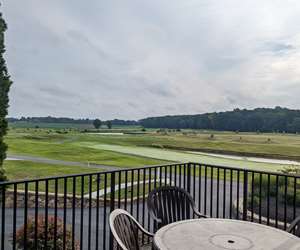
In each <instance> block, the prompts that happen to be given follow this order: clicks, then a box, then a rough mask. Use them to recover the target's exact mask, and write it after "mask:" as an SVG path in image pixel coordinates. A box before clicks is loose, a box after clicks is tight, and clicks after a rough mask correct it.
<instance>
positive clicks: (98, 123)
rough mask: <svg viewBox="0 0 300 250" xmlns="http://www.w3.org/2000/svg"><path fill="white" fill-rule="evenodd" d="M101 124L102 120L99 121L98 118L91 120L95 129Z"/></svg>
mask: <svg viewBox="0 0 300 250" xmlns="http://www.w3.org/2000/svg"><path fill="white" fill-rule="evenodd" d="M101 124H102V122H101V121H100V120H99V119H95V120H94V121H93V125H94V127H95V128H96V129H98V128H100V127H101Z"/></svg>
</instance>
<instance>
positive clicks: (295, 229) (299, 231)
mask: <svg viewBox="0 0 300 250" xmlns="http://www.w3.org/2000/svg"><path fill="white" fill-rule="evenodd" d="M286 231H287V232H288V233H294V234H295V235H296V236H298V237H300V216H298V217H297V218H296V219H295V220H293V221H292V223H291V225H290V226H289V227H288V228H287V230H286Z"/></svg>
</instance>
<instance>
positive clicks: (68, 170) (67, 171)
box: [4, 161, 148, 198]
mask: <svg viewBox="0 0 300 250" xmlns="http://www.w3.org/2000/svg"><path fill="white" fill-rule="evenodd" d="M4 167H5V170H6V174H7V177H8V179H9V180H23V179H35V178H47V177H50V176H65V175H72V174H89V173H101V172H103V170H99V168H91V167H89V168H88V167H77V166H75V167H74V166H64V165H54V164H44V163H35V162H29V161H5V162H4ZM118 178H119V177H118V174H116V180H118ZM145 178H146V179H148V175H146V177H145ZM82 179H83V182H84V187H83V188H84V194H87V193H88V192H89V183H90V182H91V183H92V192H94V191H96V190H97V175H96V174H95V175H92V177H90V176H85V177H81V176H80V177H76V194H77V195H81V187H82ZM104 179H105V177H104V174H100V184H99V187H100V189H103V188H104V183H105V180H104ZM110 179H111V178H110V175H109V174H108V175H107V186H110V182H111V180H110ZM131 179H132V175H131V172H129V173H128V175H127V178H126V179H125V174H124V173H122V175H121V183H123V182H125V180H127V182H129V183H130V182H131ZM133 179H134V181H137V171H135V172H134V173H133ZM142 180H143V174H142V173H140V181H142ZM48 184H49V192H50V193H54V190H55V181H54V180H50V181H49V182H48ZM35 185H36V184H35V182H30V183H29V185H28V189H29V190H30V191H34V190H35ZM147 186H148V185H147ZM18 189H19V190H24V184H18ZM127 190H128V192H129V193H130V192H131V190H132V188H131V187H128V189H127ZM133 190H134V193H135V195H136V192H137V185H135V186H134V188H133ZM142 190H143V188H142V184H141V185H140V193H141V192H142ZM39 191H41V192H44V191H45V181H40V182H39ZM63 192H64V180H63V178H60V179H59V180H58V193H63ZM128 192H127V195H129V197H130V194H128ZM67 193H69V194H72V193H73V178H72V177H70V178H67ZM116 193H118V191H117V192H116ZM124 197H125V192H124V189H122V190H121V198H124Z"/></svg>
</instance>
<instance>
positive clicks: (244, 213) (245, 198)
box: [243, 170, 248, 220]
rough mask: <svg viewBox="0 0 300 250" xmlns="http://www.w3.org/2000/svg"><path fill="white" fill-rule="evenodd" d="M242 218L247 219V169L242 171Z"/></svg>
mask: <svg viewBox="0 0 300 250" xmlns="http://www.w3.org/2000/svg"><path fill="white" fill-rule="evenodd" d="M243 191H244V192H243V193H244V195H243V220H247V210H248V209H247V207H248V204H247V203H248V171H247V170H245V171H244V187H243Z"/></svg>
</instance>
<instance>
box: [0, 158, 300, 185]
mask: <svg viewBox="0 0 300 250" xmlns="http://www.w3.org/2000/svg"><path fill="white" fill-rule="evenodd" d="M186 164H195V165H200V166H207V167H213V168H219V169H226V170H233V171H242V172H246V171H247V172H248V173H257V174H268V175H275V176H283V177H285V176H286V177H293V178H300V175H293V174H285V173H280V172H275V171H273V172H272V171H270V172H269V171H263V170H254V169H247V168H237V167H228V166H220V165H214V164H204V163H199V162H183V163H180V162H178V163H172V164H162V165H151V166H144V167H134V168H120V169H118V170H111V171H101V172H91V173H79V174H71V175H62V176H50V177H43V178H33V179H23V180H15V181H4V182H0V186H7V185H13V184H22V183H31V182H32V183H34V182H41V181H51V180H56V179H66V178H74V177H81V176H91V175H100V174H101V175H105V174H111V173H119V172H124V171H136V170H139V169H152V168H161V167H172V166H179V165H186Z"/></svg>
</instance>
